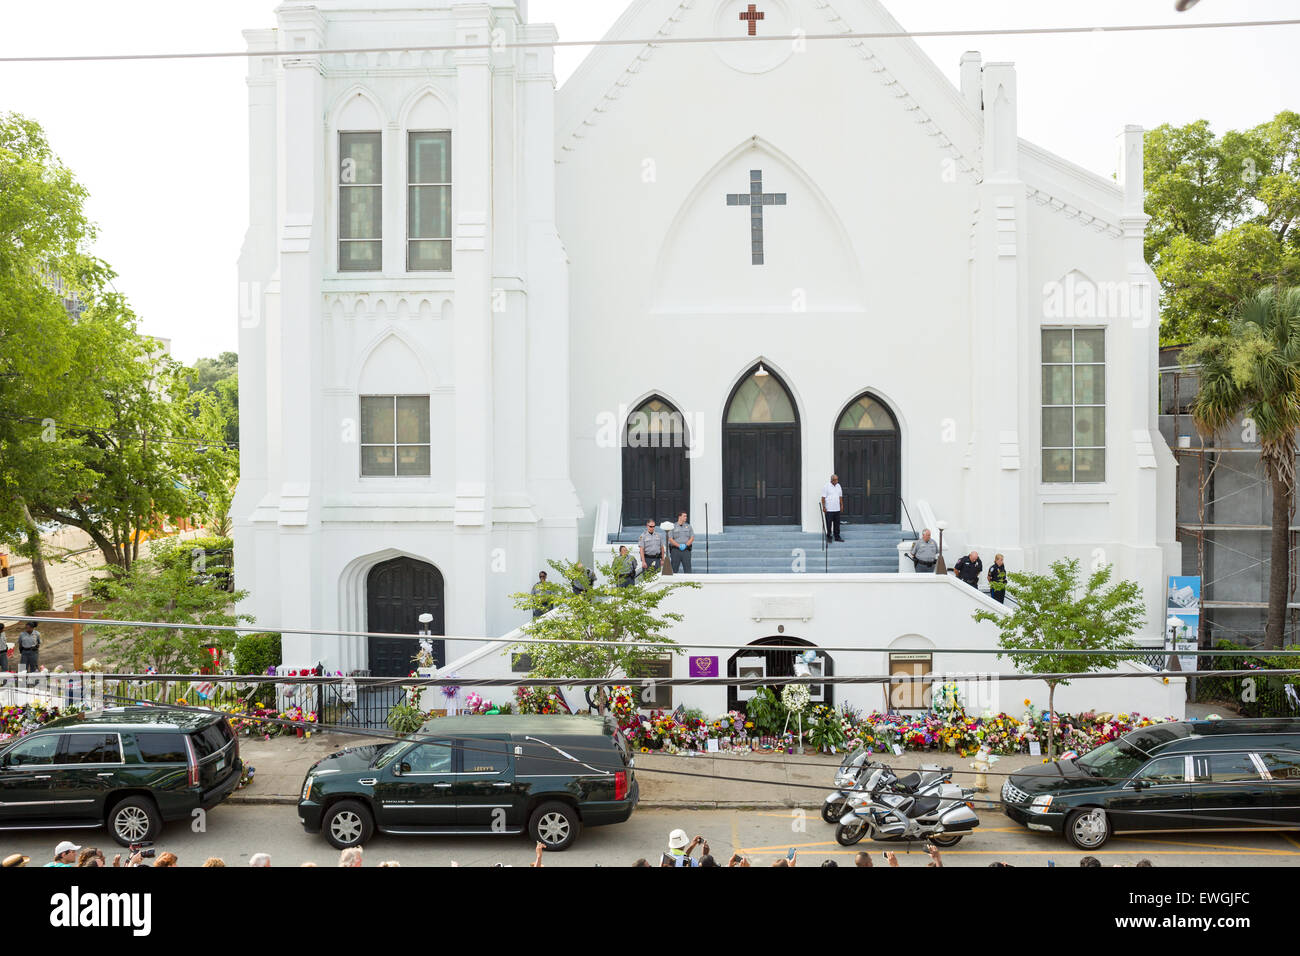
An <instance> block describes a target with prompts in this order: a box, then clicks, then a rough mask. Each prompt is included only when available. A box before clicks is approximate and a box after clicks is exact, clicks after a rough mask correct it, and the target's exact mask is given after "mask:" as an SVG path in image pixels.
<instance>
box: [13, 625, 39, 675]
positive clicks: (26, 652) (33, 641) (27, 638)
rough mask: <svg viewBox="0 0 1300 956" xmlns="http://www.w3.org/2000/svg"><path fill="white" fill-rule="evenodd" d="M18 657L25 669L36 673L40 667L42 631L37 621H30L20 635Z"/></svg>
mask: <svg viewBox="0 0 1300 956" xmlns="http://www.w3.org/2000/svg"><path fill="white" fill-rule="evenodd" d="M18 657H19V662H20V663H21V664H22V668H23V670H25V671H31V672H33V673H34V672H36V671H37V670H39V669H40V666H41V665H40V658H41V632H40V631H38V630H36V622H35V621H28V622H27V623H26V624H25V625H24V627H23V631H22V633H21V634H19V635H18Z"/></svg>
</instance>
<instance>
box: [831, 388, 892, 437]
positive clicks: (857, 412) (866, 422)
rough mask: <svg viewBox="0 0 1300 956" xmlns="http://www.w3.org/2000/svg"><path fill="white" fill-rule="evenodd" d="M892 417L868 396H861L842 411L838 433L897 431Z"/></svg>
mask: <svg viewBox="0 0 1300 956" xmlns="http://www.w3.org/2000/svg"><path fill="white" fill-rule="evenodd" d="M897 430H898V429H897V427H896V426H895V425H894V416H892V415H890V414H889V411H888V409H886V408H885V407H884V406H883V405H881V404H880V403H879V402H878V401H876V400H875V399H874V398H872V397H871V396H869V395H863V396H862V397H861V398H859V399H858V400H857V401H856V402H854V403H853V404H852V405H850V406H849V407H848V408H846V409H845V410H844V414H843V415H841V416H840V424H839V431H842V432H885V431H889V432H892V431H897Z"/></svg>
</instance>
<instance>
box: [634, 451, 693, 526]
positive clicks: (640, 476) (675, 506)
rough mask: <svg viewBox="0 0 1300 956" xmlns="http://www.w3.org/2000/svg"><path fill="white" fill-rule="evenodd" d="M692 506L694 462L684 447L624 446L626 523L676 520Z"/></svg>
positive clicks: (635, 523) (640, 523) (641, 523)
mask: <svg viewBox="0 0 1300 956" xmlns="http://www.w3.org/2000/svg"><path fill="white" fill-rule="evenodd" d="M690 510H691V462H690V459H689V458H687V449H686V448H684V447H664V448H656V447H649V446H646V447H640V448H630V447H627V446H626V445H625V446H624V447H623V525H624V526H625V527H632V526H635V525H643V524H645V523H646V522H647V521H649V520H650V519H651V518H653V519H654V520H655V521H656V522H661V521H676V520H677V515H679V514H680V513H681V512H683V511H686V512H689V511H690Z"/></svg>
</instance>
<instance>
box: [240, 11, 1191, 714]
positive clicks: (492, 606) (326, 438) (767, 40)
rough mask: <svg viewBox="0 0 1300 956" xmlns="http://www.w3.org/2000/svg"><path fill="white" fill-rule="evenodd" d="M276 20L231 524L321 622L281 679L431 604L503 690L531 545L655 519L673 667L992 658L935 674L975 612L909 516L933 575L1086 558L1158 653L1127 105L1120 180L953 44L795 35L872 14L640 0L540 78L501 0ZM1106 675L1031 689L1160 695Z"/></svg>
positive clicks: (389, 667) (397, 646)
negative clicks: (684, 519)
mask: <svg viewBox="0 0 1300 956" xmlns="http://www.w3.org/2000/svg"><path fill="white" fill-rule="evenodd" d="M275 16H276V23H275V26H274V28H271V29H261V30H250V31H248V32H247V33H246V38H247V42H248V45H249V50H250V52H252V53H253V54H259V53H260V54H265V55H262V56H257V55H254V56H251V57H250V61H249V62H250V69H249V76H248V96H249V116H250V152H251V156H250V175H251V203H250V210H249V217H250V225H249V229H248V233H247V237H246V240H245V244H244V247H243V250H242V254H241V257H240V264H239V278H240V326H241V330H240V350H239V351H240V364H241V369H240V372H241V375H240V388H241V395H240V407H241V482H240V486H239V491H238V494H237V496H236V499H235V504H234V509H233V517H234V524H235V547H236V562H235V564H236V575H237V581H236V583H237V586H238V587H239V588H243V589H247V590H248V591H249V592H250V596H249V598H248V599H247V602H246V605H245V608H244V610H246V611H247V612H248V613H250V614H253V615H254V616H255V617H256V620H257V622H258V624H259V625H261V626H265V627H267V628H279V627H283V628H303V629H307V630H311V629H315V628H319V629H320V632H319V633H318V634H314V635H285V638H284V652H285V660H286V663H291V664H297V665H306V664H315V663H317V662H320V663H324V664H325V665H326V666H328V667H329V668H330V669H339V670H343V671H345V672H352V671H364V672H368V673H371V674H375V675H397V674H405V673H407V672H408V671H409V670H410V669H411V666H412V665H411V663H410V657H411V644H410V642H409V641H400V640H396V641H395V640H392V639H385V638H374V637H371V638H365V637H347V636H343V637H340V636H337V635H336V634H334V633H331V632H340V631H343V632H365V631H375V632H393V633H414V632H416V631H417V630H419V629H420V628H421V626H422V625H421V624H420V623H419V617H420V615H422V614H429V615H431V616H432V620H431V622H430V623H429V624H428V627H429V630H430V631H431V632H432V633H433V634H437V635H446V636H447V639H446V640H445V641H442V642H439V643H438V652H439V657H440V660H439V663H440V664H443V665H446V667H445V670H447V671H449V672H450V671H454V672H455V673H457V674H460V675H472V674H480V673H481V674H489V673H491V674H495V675H498V676H499V675H500V674H501V673H505V674H509V673H510V672H511V661H510V660H509V659H508V658H507V657H505V656H503V654H502V653H501V650H500V645H498V644H484V643H482V642H481V641H480V640H478V639H481V638H484V637H501V636H503V635H508V634H510V633H511V632H512V631H513V630H514V629H516V628H517V627H519V626H520V625H521V624H523V623H525V621H526V620H527V614H526V613H524V612H521V611H519V610H517V609H515V607H514V602H513V600H512V599H511V597H510V595H511V594H513V593H515V592H519V591H525V590H527V589H528V588H529V587H530V586H531V585H532V584H533V583H535V581H536V580H537V572H538V570H539V569H544V568H545V567H546V560H547V559H548V558H564V559H571V560H572V559H580V560H583V561H585V562H587V563H588V564H590V563H592V562H594V561H596V562H598V561H602V560H608V555H609V554H610V553H611V552H612V551H614V550H616V549H617V547H618V544H619V541H620V539H621V540H622V541H624V542H625V543H629V544H631V545H633V549H634V550H635V548H634V540H633V538H634V533H632V532H629V531H628V530H626V529H635V528H637V527H638V526H640V525H642V524H644V522H645V520H646V519H648V518H653V519H655V520H657V521H659V522H664V521H674V520H676V517H677V514H678V512H680V511H686V512H688V513H689V515H690V521H691V523H692V525H693V527H694V528H695V532H696V536H697V537H696V544H695V547H694V548H693V551H692V557H693V573H692V575H691V580H695V581H698V582H700V583H701V585H702V587H701V588H700V589H699V590H696V591H688V592H682V594H681V595H679V597H680V605H681V607H680V608H679V609H681V610H682V611H683V613H685V614H686V620H685V622H684V623H683V624H681V625H679V626H678V627H677V628H675V629H674V631H673V633H672V634H671V635H670V636H672V637H673V638H674V639H676V640H677V641H678V642H679V643H681V644H683V645H684V646H686V647H688V648H691V649H692V651H691V653H690V654H688V655H685V656H682V657H676V658H673V659H671V660H669V661H666V662H665V665H664V670H663V673H664V674H669V673H671V674H674V675H676V676H687V675H688V673H696V672H697V671H696V668H697V667H698V668H699V669H700V670H699V671H698V672H700V673H703V672H707V671H708V669H709V668H713V671H712V672H713V673H721V674H723V675H724V676H725V675H726V674H735V673H736V668H737V666H740V667H742V668H743V667H746V666H750V661H751V659H757V660H758V664H757V666H759V667H760V668H766V672H767V673H778V672H780V671H781V669H782V668H783V667H787V666H789V661H788V660H786V659H784V658H781V656H780V655H779V654H774V653H767V654H764V653H763V652H761V651H754V652H751V653H746V652H745V651H733V650H730V649H726V648H724V649H722V650H717V649H709V648H708V647H706V646H703V645H706V644H730V645H751V644H752V645H755V646H757V647H761V646H762V644H763V643H764V642H766V643H769V644H771V643H779V644H791V643H793V644H796V645H803V644H807V645H812V646H816V647H819V648H822V649H823V651H822V657H823V658H824V663H823V668H824V672H825V673H828V674H829V673H836V672H838V673H841V674H847V673H866V672H869V673H885V672H887V670H888V671H890V672H892V671H897V670H902V669H908V668H912V669H915V668H916V667H917V666H924V667H926V668H933V670H935V671H936V672H937V671H939V670H948V671H955V670H968V671H988V670H990V669H993V670H1002V671H1005V670H1007V669H1008V668H1009V665H1007V664H1005V663H1001V664H1000V663H998V662H997V660H996V659H995V658H992V657H990V656H983V657H976V656H973V655H967V656H963V655H959V654H954V653H951V651H952V649H954V648H969V649H971V650H972V651H973V650H975V649H979V648H988V647H990V646H992V645H993V643H994V637H995V633H996V632H995V631H994V629H993V628H992V627H991V626H990V625H987V624H985V625H976V624H974V623H972V622H971V620H970V615H971V612H972V611H973V610H975V609H976V608H978V607H990V608H992V607H996V606H997V605H995V604H994V603H993V602H991V600H990V599H989V597H988V596H987V594H980V593H978V592H976V591H974V590H972V589H970V588H968V587H966V586H965V585H962V584H960V583H958V582H957V581H956V580H955V579H953V578H952V577H947V578H941V577H937V576H922V575H915V574H912V573H910V572H911V568H910V565H909V564H908V563H907V562H906V561H905V559H904V558H903V557H902V556H901V552H902V551H903V550H904V549H905V548H906V547H907V543H908V541H909V539H911V538H912V536H913V533H914V532H915V531H919V530H920V528H922V527H930V528H934V529H939V528H943V529H944V545H945V556H946V558H947V559H948V562H949V563H950V564H951V563H952V562H953V561H954V560H955V559H956V558H957V557H958V556H959V555H960V554H962V553H965V552H967V551H969V550H971V549H977V550H979V551H980V553H981V555H982V556H983V559H984V561H985V564H986V565H987V564H988V563H991V561H992V558H993V555H994V554H995V553H1001V554H1004V555H1005V557H1006V563H1007V565H1008V566H1009V567H1010V568H1011V569H1012V570H1018V569H1030V570H1041V569H1045V568H1046V567H1047V565H1048V564H1049V563H1050V562H1052V561H1053V560H1055V559H1057V558H1060V557H1064V556H1069V557H1076V558H1078V559H1080V561H1081V562H1082V563H1083V565H1084V567H1085V568H1087V567H1091V566H1095V565H1097V564H1099V563H1102V562H1104V563H1111V564H1113V565H1114V567H1115V572H1116V575H1117V576H1119V577H1123V578H1132V579H1135V580H1137V581H1138V582H1139V584H1140V585H1141V587H1142V589H1143V593H1144V595H1145V597H1146V600H1147V603H1148V608H1149V614H1148V625H1147V628H1146V630H1145V631H1144V633H1143V634H1142V635H1141V636H1142V637H1143V638H1145V639H1147V640H1149V641H1151V642H1153V643H1154V642H1158V641H1159V640H1160V639H1161V637H1162V634H1163V626H1164V621H1165V618H1166V614H1165V593H1166V575H1167V574H1171V573H1172V574H1178V573H1180V572H1181V565H1180V560H1179V559H1180V550H1179V545H1178V544H1176V542H1175V522H1174V484H1175V464H1174V460H1173V456H1172V455H1171V453H1170V452H1169V450H1168V448H1167V447H1166V445H1165V444H1164V442H1163V440H1162V438H1161V436H1160V434H1159V432H1158V430H1157V421H1156V412H1157V408H1156V402H1155V395H1156V366H1157V343H1158V327H1159V323H1158V319H1157V316H1156V314H1155V311H1154V310H1155V305H1154V303H1153V301H1152V290H1153V289H1154V288H1155V279H1154V276H1153V275H1152V273H1151V271H1150V269H1149V267H1148V265H1147V264H1146V262H1145V261H1144V258H1143V233H1144V229H1145V225H1146V222H1147V218H1146V216H1145V215H1144V213H1143V181H1142V131H1141V130H1140V129H1137V128H1135V127H1122V126H1120V125H1119V124H1120V123H1121V122H1122V119H1123V118H1122V117H1117V129H1119V130H1120V133H1119V136H1118V139H1117V149H1116V156H1117V165H1116V170H1115V172H1116V176H1115V178H1114V179H1111V178H1108V177H1104V176H1100V175H1097V174H1095V173H1092V172H1089V171H1087V170H1084V169H1082V168H1080V167H1078V166H1076V165H1074V164H1072V163H1070V162H1069V161H1068V160H1066V159H1063V158H1061V157H1058V156H1055V155H1053V154H1051V153H1048V152H1047V151H1045V150H1043V149H1041V148H1039V147H1037V146H1035V145H1033V144H1032V143H1029V142H1026V141H1024V140H1022V139H1021V138H1020V137H1019V135H1018V132H1017V122H1018V106H1017V103H1018V98H1017V78H1016V71H1015V69H1014V67H1013V65H1012V64H1010V63H1004V62H986V61H984V60H983V59H982V57H981V56H980V54H978V53H968V54H966V55H965V56H964V57H963V58H962V61H961V64H960V84H959V86H954V85H953V84H952V83H951V82H949V80H948V79H947V78H946V77H945V75H944V74H943V73H942V72H941V71H940V70H939V69H938V68H937V67H936V66H935V65H934V64H933V63H932V62H931V61H930V60H929V59H928V58H927V57H926V56H925V55H924V54H923V53H922V52H921V51H920V49H919V48H918V47H917V46H916V44H915V43H914V42H912V41H911V40H908V39H883V40H882V39H872V40H864V39H855V38H848V39H843V40H839V39H836V40H824V39H806V37H809V36H816V35H820V34H829V33H878V32H895V31H899V30H901V29H902V28H901V27H900V26H899V24H898V23H897V22H896V21H895V20H894V19H893V18H892V17H891V16H890V14H889V13H888V12H887V11H886V10H885V8H884V6H883V5H882V4H881V3H879V2H876V0H759V2H756V3H749V2H747V0H746V2H739V0H632V2H631V3H629V4H628V7H627V9H626V11H625V12H624V13H623V15H622V17H621V18H620V19H619V20H618V21H617V22H616V24H615V25H614V26H613V28H612V29H611V31H610V33H609V35H608V37H607V39H609V40H616V41H619V42H618V43H614V44H607V45H602V46H598V47H596V48H594V49H593V50H592V52H591V53H590V54H589V55H588V57H587V58H586V60H585V61H584V62H583V64H582V65H581V67H580V68H579V69H578V70H577V72H576V73H575V74H574V75H573V77H572V78H571V79H569V80H568V81H567V82H566V83H565V84H564V86H563V87H561V88H559V89H557V88H556V84H555V76H554V69H553V48H552V47H551V46H550V45H549V44H550V42H551V41H554V40H555V39H556V32H555V30H554V29H553V28H552V27H551V26H549V25H544V24H535V23H532V22H530V21H529V19H528V10H527V3H526V0H479V2H470V0H384V2H383V3H378V2H373V0H311V2H296V0H288V2H284V3H282V4H281V5H280V6H279V7H278V8H277V9H276V11H275ZM692 37H716V38H718V40H717V41H716V42H705V43H673V42H670V41H672V40H674V39H680V38H692ZM403 47H421V48H428V47H435V48H436V47H457V49H434V50H417V51H407V50H403V49H402V48H403ZM376 48H379V49H386V50H387V51H388V52H321V51H338V50H352V51H355V50H358V49H362V50H364V49H370V50H374V49H376ZM272 54H275V55H272ZM832 472H835V473H838V474H839V475H840V476H841V479H842V483H843V485H844V488H845V492H846V497H845V522H846V523H845V526H844V531H843V534H844V537H845V544H844V545H839V544H835V545H833V546H832V550H831V551H830V553H829V556H823V552H822V550H821V540H822V535H821V529H822V517H821V511H820V496H821V490H822V487H823V485H824V484H825V483H826V481H827V479H828V477H829V476H830V474H831V473H832ZM706 542H707V543H706ZM835 549H839V550H838V551H837V550H835ZM827 571H830V572H831V573H826V572H827ZM674 600H677V598H674ZM836 647H842V648H846V649H847V648H872V649H873V650H872V651H870V652H859V651H849V650H846V651H845V652H844V653H843V654H838V655H837V654H836V653H835V652H834V651H832V650H831V649H832V648H836ZM936 649H937V650H939V653H938V654H937V655H936V654H932V653H931V652H932V651H933V650H936ZM789 656H790V655H787V657H789ZM918 662H920V664H918ZM1125 666H1126V667H1128V668H1129V669H1131V670H1132V671H1133V673H1134V677H1133V679H1132V680H1131V681H1130V680H1123V681H1107V682H1097V681H1088V682H1081V685H1082V684H1086V685H1093V686H1090V687H1083V686H1075V687H1071V688H1069V689H1068V691H1067V692H1062V693H1063V695H1064V696H1063V697H1062V695H1058V699H1061V700H1062V704H1061V706H1063V707H1064V708H1066V709H1069V708H1070V707H1071V706H1072V705H1075V704H1077V706H1081V707H1082V706H1090V707H1097V708H1103V707H1104V706H1106V704H1107V703H1112V704H1113V705H1114V706H1115V707H1116V708H1117V709H1140V710H1143V712H1156V711H1159V712H1161V713H1171V714H1172V713H1177V714H1178V715H1181V713H1182V703H1181V701H1182V692H1183V688H1182V686H1181V684H1182V682H1181V681H1174V682H1172V683H1170V684H1165V683H1164V682H1162V681H1160V680H1159V679H1156V678H1150V677H1143V676H1141V675H1142V668H1141V665H1138V664H1130V665H1125ZM786 672H787V673H788V671H786ZM1103 683H1104V685H1105V687H1106V688H1107V690H1105V691H1102V690H1101V689H1100V688H1101V686H1102V685H1103ZM1036 688H1037V689H1036V691H1035V693H1037V694H1039V695H1040V696H1041V694H1042V685H1041V684H1038V685H1036ZM674 690H675V691H676V693H675V694H674V695H673V696H672V697H671V698H670V699H669V700H666V701H664V702H665V703H671V704H672V705H673V706H676V704H678V703H686V704H687V705H688V706H700V707H703V708H704V709H706V710H722V709H724V706H725V705H726V704H728V703H730V704H734V703H735V702H736V697H735V695H736V692H735V691H734V690H732V691H728V690H727V689H725V688H718V687H713V688H691V689H689V690H683V689H681V688H675V689H674ZM819 692H821V693H825V694H831V693H832V692H833V694H834V696H833V698H832V697H825V698H823V699H827V700H830V699H834V700H836V701H845V700H853V701H857V702H860V703H864V704H865V705H867V706H868V707H870V706H877V705H879V704H880V701H879V700H877V698H879V697H880V695H881V691H880V689H879V688H871V689H866V688H855V687H849V686H844V685H840V686H838V687H835V688H833V689H832V687H831V686H830V685H824V686H823V687H821V688H819ZM1014 692H1015V693H1019V691H1018V690H1017V691H1014ZM1026 696H1028V695H1027V694H1026ZM724 698H725V699H724ZM1075 698H1077V701H1075V700H1074V699H1075ZM741 699H742V700H743V697H742V698H741ZM894 702H895V703H896V704H897V703H899V701H897V700H896V701H894ZM1072 702H1073V703H1072Z"/></svg>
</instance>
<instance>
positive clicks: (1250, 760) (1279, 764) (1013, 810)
mask: <svg viewBox="0 0 1300 956" xmlns="http://www.w3.org/2000/svg"><path fill="white" fill-rule="evenodd" d="M1002 803H1003V808H1004V809H1005V811H1006V814H1007V816H1009V817H1011V819H1013V820H1015V821H1016V822H1017V823H1023V824H1024V825H1025V826H1027V827H1029V829H1031V830H1044V831H1050V832H1052V833H1057V834H1063V835H1064V836H1065V837H1066V838H1067V839H1068V840H1069V841H1070V842H1071V843H1073V844H1074V845H1075V846H1076V847H1078V848H1079V849H1081V850H1095V849H1097V848H1098V847H1100V846H1101V845H1102V844H1103V843H1105V842H1106V841H1107V840H1109V839H1110V838H1111V836H1112V835H1113V834H1116V833H1133V832H1144V831H1145V832H1150V831H1180V830H1181V831H1200V830H1300V720H1294V719H1258V720H1246V719H1241V720H1187V721H1179V722H1176V723H1167V724H1156V725H1154V726H1152V727H1144V728H1143V729H1141V730H1135V731H1132V732H1131V733H1128V734H1125V735H1124V736H1123V737H1120V738H1119V739H1118V740H1112V741H1110V742H1109V743H1105V744H1102V745H1101V746H1100V747H1098V748H1097V749H1096V750H1093V751H1091V752H1089V753H1087V754H1084V755H1083V756H1082V757H1079V758H1077V759H1072V760H1062V761H1060V762H1058V763H1054V764H1044V765H1043V766H1041V767H1032V768H1029V769H1027V770H1022V771H1020V772H1019V773H1015V774H1012V775H1011V776H1010V777H1008V778H1007V782H1006V783H1005V784H1003V785H1002Z"/></svg>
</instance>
